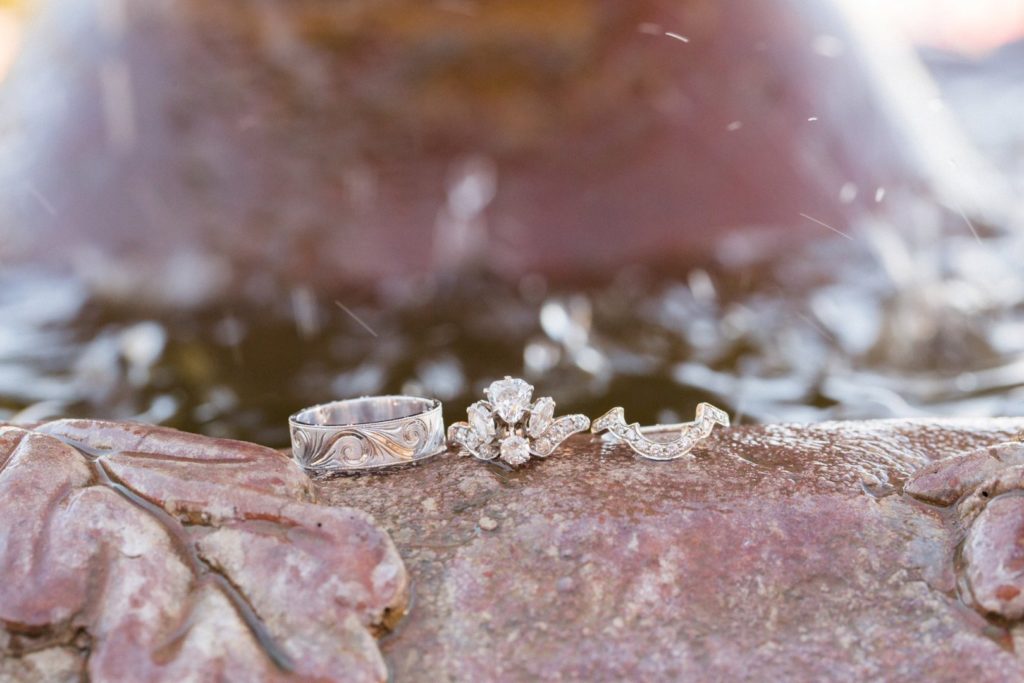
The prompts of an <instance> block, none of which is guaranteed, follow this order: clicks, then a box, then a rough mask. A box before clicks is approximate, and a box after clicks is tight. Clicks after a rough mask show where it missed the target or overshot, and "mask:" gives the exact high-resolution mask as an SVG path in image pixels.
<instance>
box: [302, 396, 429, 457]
mask: <svg viewBox="0 0 1024 683" xmlns="http://www.w3.org/2000/svg"><path fill="white" fill-rule="evenodd" d="M288 425H289V427H290V428H291V435H292V456H293V457H294V458H295V460H296V461H298V463H299V464H300V465H302V466H303V467H304V468H306V469H307V470H312V471H315V472H352V471H357V470H366V469H376V468H380V467H390V466H393V465H406V464H408V463H411V462H416V461H417V460H423V459H424V458H429V457H430V456H432V455H437V454H438V453H440V452H441V451H443V450H445V448H446V444H445V434H444V420H443V419H442V417H441V402H440V401H436V400H434V399H429V398H418V397H416V396H367V397H364V398H353V399H348V400H344V401H334V402H332V403H324V404H322V405H318V406H313V407H312V408H306V409H304V410H300V411H299V412H297V413H295V414H294V415H292V416H291V417H290V418H288Z"/></svg>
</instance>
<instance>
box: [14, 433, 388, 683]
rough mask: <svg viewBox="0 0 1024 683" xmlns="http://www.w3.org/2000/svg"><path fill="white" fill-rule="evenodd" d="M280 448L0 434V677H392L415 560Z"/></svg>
mask: <svg viewBox="0 0 1024 683" xmlns="http://www.w3.org/2000/svg"><path fill="white" fill-rule="evenodd" d="M312 501H313V496H312V495H311V492H310V487H309V481H308V479H307V478H306V477H305V475H304V474H303V473H302V471H301V470H300V469H299V468H298V467H297V466H296V465H295V464H294V463H292V462H291V461H290V460H289V459H288V458H286V457H284V456H282V455H281V454H279V453H277V452H275V451H272V450H270V449H266V448H262V447H259V446H255V445H251V444H243V443H239V442H234V441H227V440H218V439H208V438H204V437H199V436H193V435H188V434H183V433H180V432H177V431H174V430H170V429H164V428H156V427H145V426H140V425H124V424H116V423H103V422H91V421H59V422H52V423H48V424H44V425H41V426H38V427H36V428H34V429H32V430H25V429H20V428H15V427H3V428H0V519H2V520H4V523H3V524H2V525H0V576H2V581H0V655H2V658H0V661H2V664H0V678H2V679H3V680H8V679H10V680H15V681H32V680H60V679H67V678H70V679H71V680H75V679H78V678H79V677H81V676H86V677H87V678H88V679H89V680H92V681H140V680H145V681H182V680H244V681H258V680H268V681H269V680H285V679H287V680H318V681H379V680H383V679H384V678H385V677H386V669H385V666H384V662H383V660H382V658H381V655H380V652H379V650H378V648H377V643H376V641H375V638H374V635H373V631H374V630H375V629H378V628H379V627H380V626H381V625H383V624H384V623H385V622H386V621H387V619H388V617H389V616H390V615H393V614H394V613H397V611H399V610H401V609H402V608H403V606H404V603H405V596H406V586H407V582H406V574H405V569H404V565H403V564H402V561H401V559H400V558H399V556H398V554H397V552H396V550H395V548H394V546H393V545H392V543H391V541H390V539H389V538H388V537H387V535H386V534H384V533H382V532H381V531H380V530H379V529H377V528H376V526H374V523H373V521H372V520H371V519H370V518H369V517H368V516H367V515H366V514H365V513H362V512H359V511H357V510H353V509H350V508H326V507H322V506H318V505H316V504H314V503H313V502H312Z"/></svg>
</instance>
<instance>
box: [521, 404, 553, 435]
mask: <svg viewBox="0 0 1024 683" xmlns="http://www.w3.org/2000/svg"><path fill="white" fill-rule="evenodd" d="M554 420H555V401H554V400H553V399H552V398H551V397H550V396H542V397H541V398H538V399H537V402H536V403H534V404H533V412H532V413H530V422H529V425H528V426H527V428H526V432H527V434H529V435H530V436H531V437H533V438H537V437H538V436H540V435H541V434H543V433H544V432H545V431H546V430H547V428H548V427H550V426H551V423H552V422H554Z"/></svg>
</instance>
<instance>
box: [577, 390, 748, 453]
mask: <svg viewBox="0 0 1024 683" xmlns="http://www.w3.org/2000/svg"><path fill="white" fill-rule="evenodd" d="M716 424H718V425H722V426H723V427H728V426H729V415H728V413H726V412H725V411H724V410H722V409H721V408H716V407H715V406H713V405H711V404H710V403H701V404H699V405H698V406H697V416H696V418H695V419H694V421H693V422H684V423H682V424H673V425H661V424H659V425H652V426H649V427H641V426H640V425H639V424H637V423H635V422H634V423H633V424H630V425H627V424H626V418H625V414H624V413H623V410H622V408H612V409H611V410H609V411H608V412H607V413H605V414H604V415H602V416H601V417H599V418H597V419H596V420H594V425H593V426H592V427H591V428H590V431H592V432H593V433H595V434H598V433H600V432H608V433H609V434H611V436H612V437H613V438H614V439H617V440H620V441H624V442H625V443H626V445H627V446H629V447H630V448H632V449H633V452H635V453H636V454H638V455H640V456H643V457H644V458H647V459H648V460H675V459H676V458H682V457H683V456H686V455H689V453H690V451H691V450H693V448H694V446H696V445H697V443H699V442H700V441H701V440H703V439H705V438H707V437H708V436H709V435H710V434H711V431H712V430H713V429H714V428H715V425H716ZM666 432H678V433H679V436H678V437H677V438H676V439H673V440H671V441H662V440H655V439H649V438H647V437H646V436H644V434H652V433H654V434H657V433H666Z"/></svg>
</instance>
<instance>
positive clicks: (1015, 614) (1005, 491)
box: [905, 435, 1024, 621]
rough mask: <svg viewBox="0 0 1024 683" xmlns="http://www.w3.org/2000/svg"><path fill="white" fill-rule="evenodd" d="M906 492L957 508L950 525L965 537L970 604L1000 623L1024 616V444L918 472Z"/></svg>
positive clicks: (966, 456)
mask: <svg viewBox="0 0 1024 683" xmlns="http://www.w3.org/2000/svg"><path fill="white" fill-rule="evenodd" d="M1017 438H1018V439H1019V438H1020V436H1019V435H1018V437H1017ZM905 490H906V491H907V492H908V493H910V494H911V495H913V496H914V497H916V498H919V499H921V500H926V501H929V502H935V503H937V504H939V505H942V506H946V507H949V506H953V503H956V506H955V507H951V508H950V510H951V522H952V524H953V529H954V533H955V534H956V535H957V536H958V537H962V538H963V545H962V547H961V560H962V561H961V566H962V572H963V577H962V578H963V581H962V589H961V591H962V594H963V596H964V598H965V600H966V601H967V602H968V603H969V604H972V605H973V606H974V607H975V608H976V609H977V610H978V611H979V612H981V613H983V614H986V615H992V616H994V617H996V618H1001V619H1008V620H1012V621H1016V620H1019V619H1020V618H1021V617H1024V497H1022V495H1021V494H1022V492H1024V443H1021V442H1020V441H1014V442H1008V443H1003V444H999V445H997V446H993V447H990V448H980V449H978V450H975V451H971V452H969V453H965V454H963V455H956V456H952V457H949V458H944V459H943V460H940V461H938V462H936V463H933V464H932V465H929V466H928V467H926V468H923V469H922V470H921V471H919V472H916V473H915V474H914V476H913V477H912V478H911V480H910V481H909V482H907V486H906V487H905Z"/></svg>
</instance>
